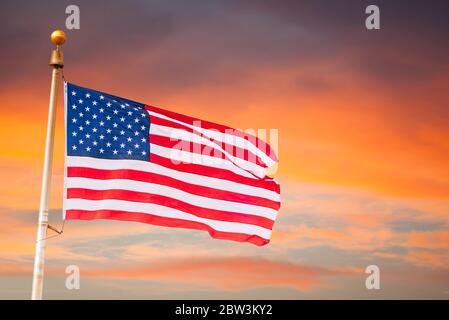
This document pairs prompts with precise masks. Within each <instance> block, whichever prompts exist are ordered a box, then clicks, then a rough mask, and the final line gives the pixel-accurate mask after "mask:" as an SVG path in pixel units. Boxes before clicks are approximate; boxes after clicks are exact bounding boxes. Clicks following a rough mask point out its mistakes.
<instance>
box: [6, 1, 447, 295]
mask: <svg viewBox="0 0 449 320" xmlns="http://www.w3.org/2000/svg"><path fill="white" fill-rule="evenodd" d="M69 4H77V5H78V6H79V7H80V10H81V29H80V30H71V31H69V30H66V29H65V19H66V14H65V8H66V6H67V5H69ZM369 4H377V5H378V6H379V7H380V9H381V29H380V30H375V31H373V30H371V31H368V30H367V29H366V28H365V18H366V16H367V15H366V14H365V8H366V6H367V5H369ZM0 9H1V10H0V21H1V22H0V23H1V29H0V42H1V51H0V71H1V72H0V137H1V139H0V150H1V154H0V179H1V181H2V182H3V183H2V184H1V185H0V215H1V219H2V223H1V224H0V298H1V299H11V298H18V299H28V298H29V297H30V294H31V278H32V267H33V259H34V245H35V237H36V227H37V214H38V207H39V194H40V183H41V175H42V165H43V151H44V140H45V128H46V121H47V111H48V96H49V90H50V72H51V69H50V68H49V67H48V61H49V55H50V51H51V50H52V49H53V47H52V45H51V43H50V41H49V35H50V33H51V31H53V30H54V29H56V28H61V29H63V30H65V31H66V32H67V36H68V40H67V43H66V44H65V45H64V46H63V48H62V49H63V51H64V55H65V67H64V75H65V78H66V79H67V80H68V81H69V82H72V83H75V84H78V85H81V86H86V87H89V88H92V89H96V90H99V91H104V92H108V93H111V94H115V95H118V96H121V97H126V98H129V99H132V100H135V101H139V102H142V103H146V104H151V105H156V106H159V107H162V108H165V109H169V110H172V111H176V112H179V113H183V114H187V115H191V116H195V117H198V118H201V119H206V120H210V121H214V122H218V123H222V124H226V125H228V126H231V127H235V128H242V129H259V128H262V129H278V130H279V146H278V147H279V154H278V157H279V170H278V172H277V175H276V179H277V180H278V181H279V182H280V184H281V195H282V206H281V210H280V212H279V215H278V218H277V222H276V223H275V226H274V231H273V238H272V241H271V243H270V244H268V245H266V246H263V247H256V246H254V245H251V244H246V243H238V242H231V241H222V240H214V239H212V238H210V236H209V235H208V234H207V233H206V232H202V231H195V230H183V229H171V228H163V227H157V226H152V225H147V224H139V223H132V222H118V221H102V220H97V221H68V222H67V223H66V224H65V229H64V234H63V235H62V236H60V237H56V238H53V239H50V240H49V241H48V243H47V253H46V270H45V272H46V274H45V285H44V298H48V299H101V298H106V299H109V298H111V299H122V298H123V299H130V298H135V299H179V298H184V299H196V298H202V299H206V298H208V299H215V298H224V299H226V298H233V299H240V298H248V299H250V298H254V299H259V298H265V299H279V298H284V299H329V298H344V299H345V298H356V299H357V298H361V299H379V298H394V299H398V298H435V299H449V125H448V123H449V42H448V39H449V19H448V17H449V4H448V2H447V1H444V0H441V1H439V0H433V1H425V0H420V1H413V0H411V1H386V0H385V1H380V0H376V1H364V0H358V1H357V0H353V1H352V0H344V1H324V0H316V1H312V0H308V1H301V0H297V1H287V0H285V1H284V0H281V1H274V0H273V1H260V0H240V1H237V0H226V1H215V0H209V1H197V0H189V1H181V0H169V1H167V0H166V1H163V0H160V1H154V0H151V1H144V0H141V1H137V0H131V1H124V0H120V1H119V0H117V1H106V0H104V1H48V0H45V1H39V2H31V1H21V0H19V1H12V0H10V1H2V3H1V8H0ZM61 84H62V83H61ZM59 93H60V95H59V104H58V114H57V118H58V120H57V125H56V136H55V143H56V145H55V155H54V159H55V161H54V167H53V185H52V194H51V208H52V210H51V213H50V215H51V217H50V223H51V224H52V225H54V226H56V227H58V228H59V227H60V226H61V224H62V221H61V206H62V185H63V165H64V163H63V159H64V127H63V119H64V115H63V99H62V98H63V97H62V85H61V86H60V92H59ZM49 235H51V233H49ZM73 264H75V265H78V266H79V267H80V270H81V289H80V290H72V291H69V290H67V289H66V288H65V277H66V274H65V268H66V266H68V265H73ZM371 264H375V265H378V266H379V268H380V272H381V290H367V289H366V288H365V279H366V277H367V275H366V274H365V273H364V270H365V268H366V266H368V265H371Z"/></svg>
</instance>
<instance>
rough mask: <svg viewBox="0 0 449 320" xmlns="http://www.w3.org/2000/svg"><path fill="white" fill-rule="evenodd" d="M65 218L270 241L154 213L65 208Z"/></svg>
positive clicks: (221, 237)
mask: <svg viewBox="0 0 449 320" xmlns="http://www.w3.org/2000/svg"><path fill="white" fill-rule="evenodd" d="M66 219H67V220H76V219H78V220H94V219H110V220H121V221H137V222H143V223H148V224H153V225H159V226H166V227H173V228H186V229H196V230H204V231H208V232H209V234H210V236H211V237H212V238H216V239H226V240H233V241H239V242H250V243H252V244H255V245H257V246H263V245H265V244H267V243H268V242H270V240H267V239H264V238H261V237H259V236H256V235H248V234H244V233H235V232H223V231H217V230H215V229H213V228H211V227H210V226H208V225H206V224H204V223H200V222H195V221H188V220H182V219H175V218H166V217H160V216H156V215H151V214H147V213H141V212H126V211H115V210H98V211H87V210H67V211H66Z"/></svg>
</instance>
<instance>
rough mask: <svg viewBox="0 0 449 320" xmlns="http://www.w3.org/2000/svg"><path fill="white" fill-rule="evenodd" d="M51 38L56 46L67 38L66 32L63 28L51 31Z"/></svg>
mask: <svg viewBox="0 0 449 320" xmlns="http://www.w3.org/2000/svg"><path fill="white" fill-rule="evenodd" d="M50 39H51V42H52V43H53V44H54V45H55V46H60V45H63V44H64V42H65V39H66V36H65V32H64V31H62V30H55V31H53V32H52V33H51V36H50Z"/></svg>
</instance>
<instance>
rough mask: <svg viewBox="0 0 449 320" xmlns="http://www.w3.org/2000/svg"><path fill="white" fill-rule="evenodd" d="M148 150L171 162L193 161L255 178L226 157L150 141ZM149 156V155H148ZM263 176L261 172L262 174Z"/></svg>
mask: <svg viewBox="0 0 449 320" xmlns="http://www.w3.org/2000/svg"><path fill="white" fill-rule="evenodd" d="M150 152H151V153H152V154H156V155H158V156H161V157H164V158H167V159H169V160H171V161H173V163H175V164H178V163H193V164H198V165H202V166H207V167H211V168H218V169H224V170H228V171H231V172H234V173H235V174H238V175H240V176H243V177H247V178H253V179H257V177H255V176H254V175H253V174H251V173H249V172H248V171H246V170H244V169H242V168H240V167H238V166H236V165H235V164H233V163H232V162H231V161H229V160H227V159H219V158H216V157H211V156H208V155H204V154H197V153H191V152H187V151H183V150H179V149H174V148H166V147H162V146H159V145H157V144H153V143H150ZM150 157H151V156H150ZM259 174H260V173H259ZM262 176H263V174H262Z"/></svg>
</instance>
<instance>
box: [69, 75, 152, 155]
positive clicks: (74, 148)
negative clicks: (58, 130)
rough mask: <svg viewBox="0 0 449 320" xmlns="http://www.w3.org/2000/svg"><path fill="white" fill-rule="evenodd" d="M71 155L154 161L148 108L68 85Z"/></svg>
mask: <svg viewBox="0 0 449 320" xmlns="http://www.w3.org/2000/svg"><path fill="white" fill-rule="evenodd" d="M66 104H67V107H66V108H67V110H66V128H67V155H69V156H85V157H94V158H102V159H130V160H144V161H149V159H150V143H149V141H148V136H149V132H150V116H149V114H148V112H147V111H146V110H145V109H144V105H143V104H141V103H137V102H134V101H131V100H127V99H123V98H120V97H116V96H112V95H110V94H106V93H102V92H98V91H94V90H90V89H87V88H83V87H79V86H76V85H74V84H71V83H67V84H66Z"/></svg>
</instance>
